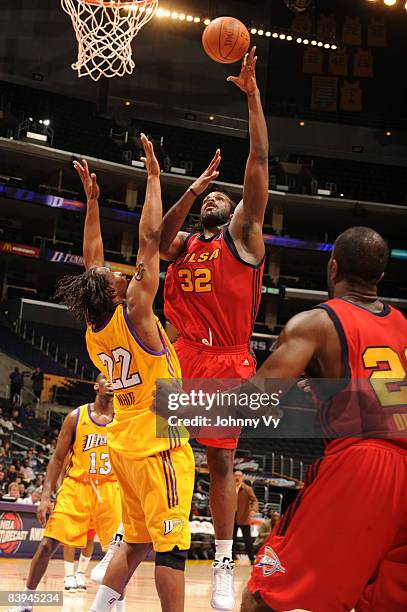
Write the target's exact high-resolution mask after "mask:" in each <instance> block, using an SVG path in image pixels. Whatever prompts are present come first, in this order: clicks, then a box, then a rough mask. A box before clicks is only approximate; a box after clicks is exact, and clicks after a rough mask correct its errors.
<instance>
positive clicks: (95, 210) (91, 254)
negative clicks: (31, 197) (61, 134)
mask: <svg viewBox="0 0 407 612" xmlns="http://www.w3.org/2000/svg"><path fill="white" fill-rule="evenodd" d="M73 166H74V168H75V170H76V172H77V173H78V175H79V177H80V179H81V181H82V185H83V188H84V190H85V194H86V217H85V227H84V230H83V258H84V261H85V268H86V270H88V269H89V268H92V267H93V266H104V264H105V255H104V251H103V241H102V232H101V229H100V219H99V202H98V200H99V196H100V189H99V185H98V183H97V179H96V174H95V173H94V172H92V174H90V173H89V168H88V163H87V161H86V159H83V160H82V164H80V163H79V162H78V161H74V162H73Z"/></svg>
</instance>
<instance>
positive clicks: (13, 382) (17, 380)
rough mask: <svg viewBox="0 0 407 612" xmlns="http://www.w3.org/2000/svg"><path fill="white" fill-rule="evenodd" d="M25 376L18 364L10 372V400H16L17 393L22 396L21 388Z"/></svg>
mask: <svg viewBox="0 0 407 612" xmlns="http://www.w3.org/2000/svg"><path fill="white" fill-rule="evenodd" d="M23 384H24V377H23V374H22V373H21V372H20V369H19V368H18V367H17V366H16V367H15V368H14V371H13V372H11V374H10V401H11V402H12V401H13V400H14V397H15V396H16V395H17V396H18V397H20V395H21V389H22V388H23Z"/></svg>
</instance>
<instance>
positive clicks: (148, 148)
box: [140, 134, 161, 176]
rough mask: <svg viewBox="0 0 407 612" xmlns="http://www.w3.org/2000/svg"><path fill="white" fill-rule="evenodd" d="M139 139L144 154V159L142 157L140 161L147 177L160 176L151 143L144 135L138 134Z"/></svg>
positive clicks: (158, 165)
mask: <svg viewBox="0 0 407 612" xmlns="http://www.w3.org/2000/svg"><path fill="white" fill-rule="evenodd" d="M140 138H141V142H142V143H143V147H144V154H145V157H142V158H141V161H143V162H144V165H145V167H146V170H147V174H148V175H149V176H160V174H161V170H160V164H159V163H158V161H157V158H156V156H155V154H154V147H153V143H152V142H151V140H148V138H147V136H146V135H145V134H140Z"/></svg>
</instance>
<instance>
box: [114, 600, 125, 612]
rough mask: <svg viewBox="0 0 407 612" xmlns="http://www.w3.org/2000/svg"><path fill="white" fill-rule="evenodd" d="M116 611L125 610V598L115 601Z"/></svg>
mask: <svg viewBox="0 0 407 612" xmlns="http://www.w3.org/2000/svg"><path fill="white" fill-rule="evenodd" d="M116 612H126V600H125V599H119V600H118V601H116Z"/></svg>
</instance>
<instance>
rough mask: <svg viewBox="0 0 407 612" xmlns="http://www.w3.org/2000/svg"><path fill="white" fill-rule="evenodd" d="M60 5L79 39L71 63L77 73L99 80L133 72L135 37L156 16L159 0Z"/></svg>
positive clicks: (79, 0)
mask: <svg viewBox="0 0 407 612" xmlns="http://www.w3.org/2000/svg"><path fill="white" fill-rule="evenodd" d="M61 5H62V8H63V10H64V11H65V12H66V13H68V15H69V16H70V18H71V20H72V25H73V27H74V30H75V35H76V39H77V41H78V59H77V61H76V62H75V63H74V64H72V68H73V69H74V70H76V71H77V72H78V77H82V76H86V75H89V76H90V77H91V78H92V79H93V80H94V81H98V80H99V79H100V77H101V76H105V77H108V78H111V77H115V76H124V75H125V74H131V73H132V72H133V70H134V66H135V63H134V61H133V58H132V48H131V44H132V42H133V38H134V37H135V36H137V34H138V31H139V30H140V29H141V28H142V27H143V25H145V24H146V23H147V21H150V19H151V17H153V15H154V13H155V12H156V10H157V6H158V0H125V1H122V2H121V1H119V0H117V1H114V0H112V1H111V2H110V1H109V0H61Z"/></svg>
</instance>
